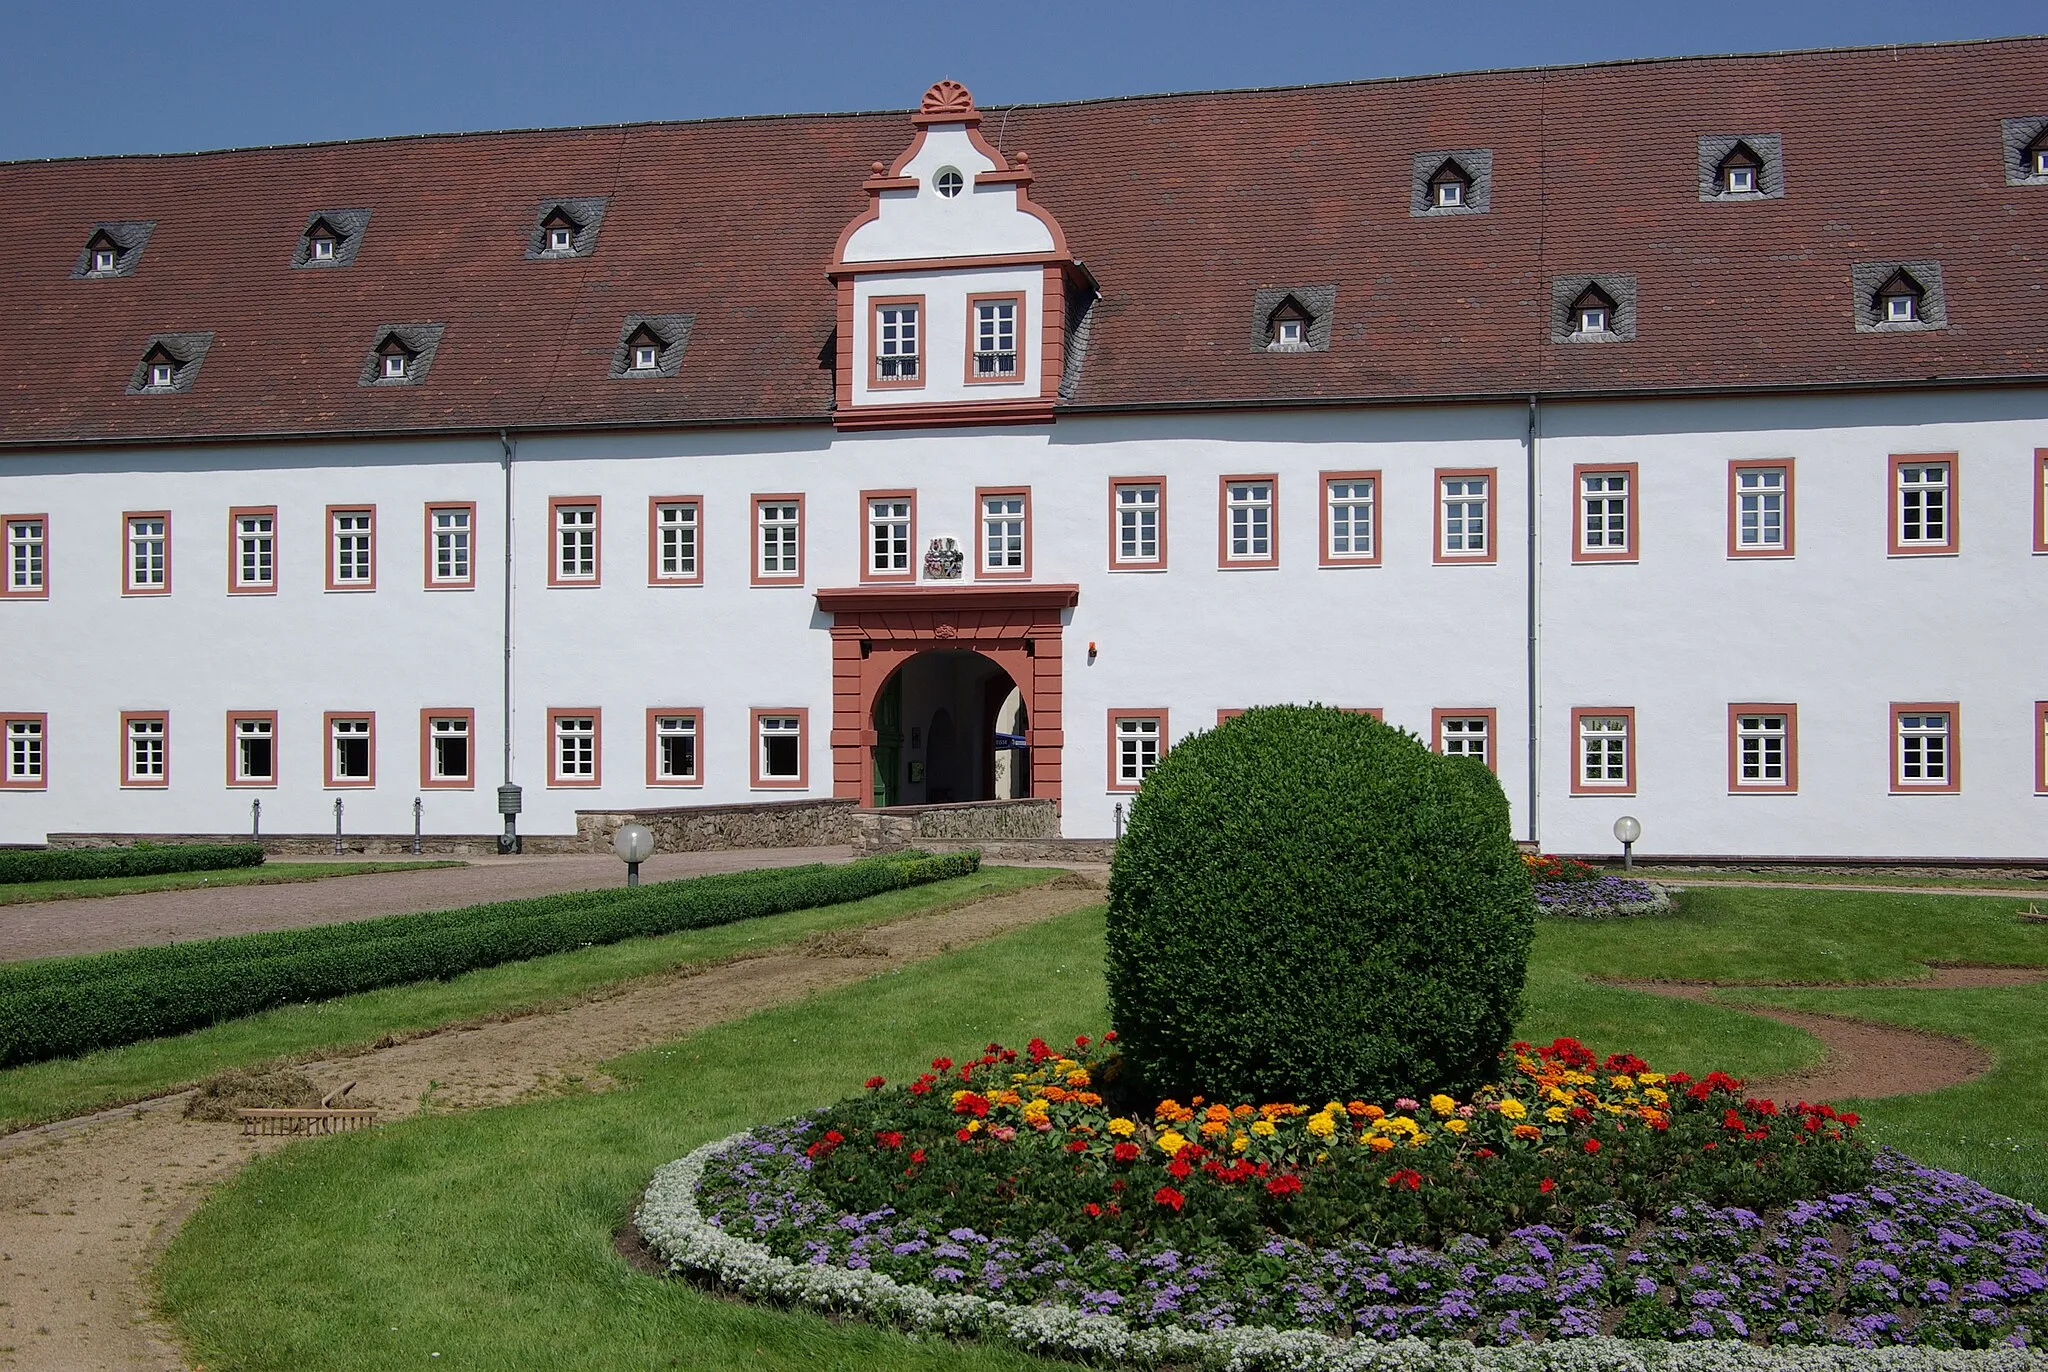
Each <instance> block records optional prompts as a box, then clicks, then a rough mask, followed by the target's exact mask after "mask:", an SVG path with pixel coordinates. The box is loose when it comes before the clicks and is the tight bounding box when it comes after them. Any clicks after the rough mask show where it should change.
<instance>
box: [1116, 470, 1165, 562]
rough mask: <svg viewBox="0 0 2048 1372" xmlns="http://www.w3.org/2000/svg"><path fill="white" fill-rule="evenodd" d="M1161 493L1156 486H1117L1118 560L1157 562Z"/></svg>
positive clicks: (1158, 558)
mask: <svg viewBox="0 0 2048 1372" xmlns="http://www.w3.org/2000/svg"><path fill="white" fill-rule="evenodd" d="M1159 496H1160V491H1159V487H1157V486H1118V487H1117V488H1116V560H1117V561H1118V562H1139V563H1145V562H1158V561H1159V560H1160V556H1159Z"/></svg>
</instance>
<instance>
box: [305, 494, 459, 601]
mask: <svg viewBox="0 0 2048 1372" xmlns="http://www.w3.org/2000/svg"><path fill="white" fill-rule="evenodd" d="M361 514H366V515H368V516H369V517H370V529H369V533H370V575H369V579H368V580H365V581H341V580H338V579H336V577H335V572H336V571H337V570H338V568H337V566H336V562H337V558H336V553H337V551H338V550H337V549H336V547H335V542H336V540H337V537H338V535H337V533H336V531H335V528H334V521H335V520H336V519H338V518H339V517H341V516H342V515H361ZM322 518H323V521H324V524H325V528H324V529H323V530H322V536H323V537H324V538H325V540H326V543H327V589H328V590H330V591H337V592H349V591H374V590H376V589H377V553H378V547H377V507H376V506H375V505H329V506H328V507H327V510H326V513H325V514H324V515H323V516H322ZM474 522H475V521H474V520H473V519H472V520H471V523H474ZM472 539H474V535H472ZM469 565H470V568H471V570H472V571H474V569H475V567H476V545H475V543H474V541H472V542H471V544H470V559H469Z"/></svg>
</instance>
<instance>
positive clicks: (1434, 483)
mask: <svg viewBox="0 0 2048 1372" xmlns="http://www.w3.org/2000/svg"><path fill="white" fill-rule="evenodd" d="M1448 481H1484V482H1485V483H1486V515H1485V518H1486V528H1485V529H1484V530H1483V531H1482V533H1483V537H1484V538H1485V540H1486V546H1485V547H1484V548H1482V549H1480V551H1478V552H1476V553H1473V552H1463V551H1460V552H1452V551H1450V550H1449V549H1448V548H1446V547H1445V546H1444V543H1445V541H1446V540H1447V539H1448V538H1449V537H1450V522H1449V516H1448V515H1447V514H1446V512H1445V509H1444V506H1445V503H1446V502H1445V495H1444V483H1445V482H1448ZM1431 489H1432V490H1433V491H1434V492H1435V493H1436V511H1435V517H1434V518H1433V519H1432V520H1431V521H1430V522H1431V524H1432V526H1433V532H1432V537H1431V541H1430V561H1431V562H1434V563H1435V564H1436V565H1438V566H1440V567H1443V566H1454V565H1457V564H1459V563H1470V564H1472V565H1473V566H1481V567H1483V566H1487V565H1489V564H1491V563H1495V562H1498V561H1499V560H1500V540H1499V539H1498V538H1496V537H1495V534H1496V533H1498V532H1499V527H1500V518H1499V515H1500V501H1499V495H1500V469H1499V468H1498V467H1438V468H1437V469H1436V473H1435V475H1434V476H1433V477H1432V479H1431Z"/></svg>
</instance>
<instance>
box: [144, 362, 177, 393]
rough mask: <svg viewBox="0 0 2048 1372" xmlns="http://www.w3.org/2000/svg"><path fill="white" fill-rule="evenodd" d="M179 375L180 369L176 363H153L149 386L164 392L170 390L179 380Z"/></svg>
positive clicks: (150, 365) (150, 369) (150, 367)
mask: <svg viewBox="0 0 2048 1372" xmlns="http://www.w3.org/2000/svg"><path fill="white" fill-rule="evenodd" d="M177 375H178V368H177V364H176V363H172V362H152V363H150V364H149V384H150V386H151V388H152V389H155V390H163V389H166V388H168V387H169V386H170V384H171V383H172V382H173V381H174V380H176V379H177Z"/></svg>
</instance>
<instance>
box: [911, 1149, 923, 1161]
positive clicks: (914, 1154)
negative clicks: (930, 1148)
mask: <svg viewBox="0 0 2048 1372" xmlns="http://www.w3.org/2000/svg"><path fill="white" fill-rule="evenodd" d="M910 1160H911V1161H912V1162H923V1161H924V1149H922V1148H913V1149H912V1150H911V1151H910Z"/></svg>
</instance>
